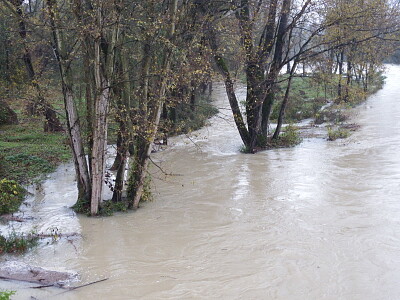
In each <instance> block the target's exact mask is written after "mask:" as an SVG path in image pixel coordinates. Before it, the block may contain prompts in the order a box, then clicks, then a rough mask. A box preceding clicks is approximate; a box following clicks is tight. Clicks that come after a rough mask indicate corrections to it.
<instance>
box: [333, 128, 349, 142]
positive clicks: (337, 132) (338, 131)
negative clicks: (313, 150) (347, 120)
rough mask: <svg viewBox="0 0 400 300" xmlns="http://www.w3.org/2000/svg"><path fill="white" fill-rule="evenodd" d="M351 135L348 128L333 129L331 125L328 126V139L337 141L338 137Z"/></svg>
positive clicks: (342, 137)
mask: <svg viewBox="0 0 400 300" xmlns="http://www.w3.org/2000/svg"><path fill="white" fill-rule="evenodd" d="M349 136H350V132H349V131H348V130H347V129H343V128H339V129H336V130H334V129H332V128H331V127H329V128H328V141H335V140H337V139H345V138H347V137H349Z"/></svg>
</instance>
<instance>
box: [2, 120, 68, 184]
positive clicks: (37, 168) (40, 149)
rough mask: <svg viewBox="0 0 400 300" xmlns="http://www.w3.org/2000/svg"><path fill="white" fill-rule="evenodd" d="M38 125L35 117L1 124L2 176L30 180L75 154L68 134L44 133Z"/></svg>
mask: <svg viewBox="0 0 400 300" xmlns="http://www.w3.org/2000/svg"><path fill="white" fill-rule="evenodd" d="M38 125H39V124H38V123H37V121H35V120H31V121H29V122H26V123H23V124H19V125H9V126H2V127H1V131H0V132H1V133H0V150H1V152H2V154H1V155H0V166H1V168H0V177H7V178H9V179H12V180H16V181H18V182H27V181H29V180H32V179H34V178H37V177H38V176H39V175H41V174H46V173H49V172H52V171H53V170H54V169H55V167H56V166H57V165H58V164H59V163H60V162H66V161H68V160H69V159H70V158H71V154H70V149H69V147H68V145H67V143H66V137H65V135H64V134H62V133H44V132H43V129H42V128H41V126H38Z"/></svg>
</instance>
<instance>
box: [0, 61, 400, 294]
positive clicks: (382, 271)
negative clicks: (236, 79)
mask: <svg viewBox="0 0 400 300" xmlns="http://www.w3.org/2000/svg"><path fill="white" fill-rule="evenodd" d="M387 77H388V78H387V83H386V85H385V87H384V88H383V89H382V90H381V91H379V92H378V93H377V94H375V95H373V96H371V97H370V98H369V99H368V101H367V102H366V103H365V104H362V105H361V106H360V107H358V108H357V109H355V110H354V122H356V123H358V124H360V125H361V128H360V129H359V131H357V132H356V133H354V134H353V135H352V136H351V137H350V138H348V139H345V140H338V141H335V142H328V141H326V140H324V139H317V138H312V139H306V140H304V141H303V143H302V144H301V145H299V146H297V147H295V148H291V149H279V150H271V151H265V152H261V153H258V154H256V155H245V154H241V153H240V152H239V151H238V149H239V148H240V145H241V142H240V139H239V136H238V134H237V132H236V130H235V127H234V125H233V123H232V121H231V118H230V114H229V110H227V109H226V107H227V105H228V103H227V100H226V98H225V96H224V93H223V89H221V87H216V88H215V91H214V95H213V96H214V98H215V99H216V101H217V102H216V103H217V105H218V106H219V107H222V108H225V109H222V110H221V114H220V115H219V116H217V117H215V118H213V119H212V120H211V126H209V127H206V128H204V129H202V130H200V131H198V132H196V133H195V134H192V135H191V136H190V137H185V136H183V137H178V138H174V139H173V140H172V144H173V146H171V147H170V148H169V149H167V150H166V151H163V152H160V153H157V154H156V155H155V156H154V161H155V163H157V165H159V166H161V167H162V168H163V170H164V171H165V172H167V173H174V176H165V175H163V174H162V173H161V172H160V171H159V170H157V168H153V171H152V172H153V177H154V178H155V179H156V180H155V189H154V192H155V201H154V202H151V203H146V204H144V205H143V206H142V207H141V209H140V210H138V211H137V212H134V213H124V214H117V215H115V216H113V217H109V218H87V217H84V216H76V215H75V214H74V213H73V212H72V211H71V210H70V209H69V208H68V207H69V206H70V205H72V204H73V203H74V201H75V199H76V191H75V183H74V181H73V179H74V176H73V172H72V165H63V166H60V167H59V168H58V170H57V172H55V173H54V174H52V175H51V176H50V177H49V179H48V180H46V181H45V182H44V183H43V185H42V187H41V188H39V189H38V191H36V194H35V196H33V197H32V198H31V199H30V205H29V206H28V207H26V208H25V215H26V216H33V217H35V219H34V221H31V222H26V223H24V224H15V227H16V229H18V230H26V229H29V228H27V227H30V228H31V227H32V226H35V228H36V230H38V231H49V230H51V229H52V228H53V230H58V231H60V232H61V233H69V232H78V233H80V234H81V237H74V238H70V239H62V240H60V241H58V242H57V243H51V242H50V243H49V244H48V245H42V246H40V247H37V248H35V249H34V250H32V251H30V252H29V253H27V254H26V255H24V256H22V257H13V256H8V257H5V258H3V260H4V259H13V260H20V261H23V262H25V263H29V264H32V265H36V266H41V267H45V268H49V269H53V270H60V271H73V272H78V273H79V274H80V278H81V282H80V283H77V284H82V283H86V282H91V281H95V280H98V279H102V278H108V280H107V281H104V282H101V283H98V284H94V285H91V286H87V287H83V288H81V289H78V290H75V291H70V292H66V293H63V294H60V292H62V291H61V290H58V289H53V288H50V289H41V290H33V289H30V288H29V287H30V286H31V285H30V284H21V283H16V282H5V281H2V282H1V283H0V288H7V289H14V290H17V294H16V296H15V298H14V299H30V296H34V297H36V298H37V299H90V298H92V299H399V298H400V284H399V283H400V154H399V149H400V67H394V66H391V67H389V68H388V70H387ZM242 96H243V95H242ZM2 229H4V226H3V228H2Z"/></svg>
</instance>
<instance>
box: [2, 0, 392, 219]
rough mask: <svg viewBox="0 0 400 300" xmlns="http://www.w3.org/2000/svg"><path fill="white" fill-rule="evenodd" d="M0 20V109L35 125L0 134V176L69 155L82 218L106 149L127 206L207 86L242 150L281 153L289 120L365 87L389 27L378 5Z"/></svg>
mask: <svg viewBox="0 0 400 300" xmlns="http://www.w3.org/2000/svg"><path fill="white" fill-rule="evenodd" d="M0 10H1V12H2V13H3V14H2V15H1V22H0V24H1V25H0V26H1V29H2V31H1V36H0V39H1V41H2V43H1V46H0V64H1V65H2V66H4V67H2V72H1V74H0V87H1V98H2V99H1V100H3V99H4V100H6V101H5V102H4V103H7V106H9V107H11V108H13V109H14V110H15V111H17V113H18V114H17V117H18V116H27V117H29V118H34V119H36V120H40V122H41V123H43V126H36V125H34V127H35V128H34V129H32V123H29V122H27V123H25V122H21V124H22V125H19V127H15V126H17V125H3V126H2V127H1V128H0V130H1V138H0V146H1V148H2V150H3V149H4V151H2V152H1V157H0V161H1V164H3V166H2V171H1V173H2V174H1V175H2V176H4V177H8V178H12V179H16V180H26V179H27V178H31V177H32V175H33V174H39V173H43V172H49V171H51V170H52V168H54V166H55V165H56V164H58V163H59V162H61V161H65V160H68V159H69V158H70V157H71V158H72V160H73V162H74V166H75V171H76V179H77V189H78V199H77V204H76V206H75V207H78V208H79V211H80V212H90V214H91V215H98V214H99V212H100V207H101V203H102V202H103V200H104V199H103V198H102V195H103V189H104V184H103V183H104V181H105V180H106V178H105V175H106V170H105V159H106V157H105V155H106V154H105V149H106V147H107V144H108V143H111V142H115V143H116V145H117V155H116V159H115V162H114V164H113V166H112V168H111V169H112V170H113V172H114V174H115V179H114V180H113V181H111V182H110V184H111V188H112V191H113V197H112V200H111V201H112V202H113V203H115V204H116V205H115V207H123V208H124V209H125V205H122V203H127V208H128V209H137V208H138V207H139V203H140V201H141V200H143V198H144V197H145V194H146V186H147V182H148V172H147V170H148V167H149V165H150V164H151V159H150V156H151V152H152V150H153V145H154V144H167V140H168V136H170V135H172V134H178V133H182V132H188V131H191V130H193V129H196V128H198V127H200V126H202V125H203V124H204V120H205V119H206V118H207V117H209V116H211V115H212V114H213V113H215V111H214V110H213V109H211V108H210V104H209V101H208V99H209V96H210V91H211V87H212V81H213V80H222V81H223V82H224V84H225V88H226V94H227V97H228V99H229V103H230V106H231V110H232V113H233V117H234V120H235V124H236V126H237V129H238V131H239V134H240V136H241V139H242V141H243V144H244V148H243V149H246V151H247V152H249V153H254V152H256V151H260V150H263V149H266V148H268V147H269V146H271V145H275V146H283V145H285V144H291V143H293V142H295V141H297V140H298V139H297V138H296V135H295V133H294V132H295V131H294V130H292V129H290V127H288V128H287V129H286V132H283V133H281V131H283V127H285V126H283V124H284V123H285V122H287V121H290V122H295V121H298V120H301V119H304V118H311V117H316V118H317V119H318V118H319V120H320V121H324V120H325V116H324V114H325V112H322V111H321V109H322V108H323V107H325V106H327V105H328V104H329V105H332V107H335V106H333V105H343V104H344V105H350V104H352V103H356V102H357V101H359V100H360V99H364V98H365V97H366V95H368V94H369V93H371V91H373V90H374V88H375V86H376V84H375V83H376V82H377V80H376V79H377V78H378V77H379V72H380V70H381V66H382V63H383V61H384V59H385V58H386V57H387V56H388V55H390V54H391V53H392V52H393V51H394V50H395V46H396V44H395V42H396V40H397V38H398V30H399V22H398V7H397V5H396V4H393V3H392V2H390V1H386V0H379V1H372V0H371V1H360V0H352V1H345V2H343V1H337V0H326V1H312V0H304V1H291V0H283V1H277V0H260V1H249V0H240V1H239V0H238V1H230V0H229V1H211V0H205V1H181V0H169V1H156V0H146V1H135V0H115V1H105V0H94V1H92V0H89V1H81V0H70V1H58V0H32V1H22V0H21V1H20V0H1V1H0ZM285 72H286V75H283V73H285ZM243 74H244V76H245V85H246V88H247V95H246V99H245V101H244V110H241V108H240V103H239V102H238V100H237V97H236V93H235V82H236V80H237V78H240V76H243ZM4 105H6V104H4ZM3 119H4V121H3V123H7V122H11V120H13V123H14V124H15V123H16V121H15V116H14V118H11V119H10V118H9V117H7V118H3ZM271 122H276V123H277V126H276V129H274V131H273V132H271V130H270V128H271V126H270V125H271ZM29 124H31V125H29ZM289 129H290V130H289ZM42 131H44V132H45V133H43V132H42ZM66 137H67V139H66ZM223 142H224V141H221V143H223ZM67 147H68V148H69V151H70V152H69V153H70V154H68V153H67V151H66V148H67ZM21 148H24V150H22V149H21ZM26 149H29V150H26ZM26 151H27V152H26ZM128 158H129V160H128ZM125 175H127V177H128V179H127V180H125ZM120 204H121V205H120Z"/></svg>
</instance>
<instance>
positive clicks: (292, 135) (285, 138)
mask: <svg viewBox="0 0 400 300" xmlns="http://www.w3.org/2000/svg"><path fill="white" fill-rule="evenodd" d="M301 141H302V139H301V137H300V134H299V131H298V129H297V128H296V126H293V125H288V126H286V127H285V128H284V129H283V133H282V134H281V135H280V136H279V138H277V139H272V140H271V142H270V145H269V147H270V148H286V147H294V146H296V145H298V144H300V143H301Z"/></svg>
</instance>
